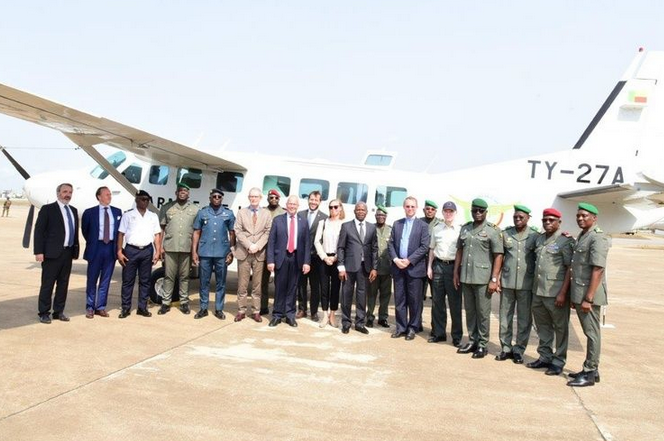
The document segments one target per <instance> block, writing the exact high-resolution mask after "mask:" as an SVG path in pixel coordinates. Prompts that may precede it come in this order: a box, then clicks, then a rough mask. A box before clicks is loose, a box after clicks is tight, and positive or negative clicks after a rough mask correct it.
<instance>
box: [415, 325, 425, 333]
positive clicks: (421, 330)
mask: <svg viewBox="0 0 664 441" xmlns="http://www.w3.org/2000/svg"><path fill="white" fill-rule="evenodd" d="M420 332H424V326H420V327H419V328H417V333H418V334H419V333H420Z"/></svg>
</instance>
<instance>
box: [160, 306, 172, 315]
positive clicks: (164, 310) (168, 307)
mask: <svg viewBox="0 0 664 441" xmlns="http://www.w3.org/2000/svg"><path fill="white" fill-rule="evenodd" d="M170 310H171V306H170V305H161V307H160V308H159V311H157V314H158V315H164V314H166V313H168V311H170Z"/></svg>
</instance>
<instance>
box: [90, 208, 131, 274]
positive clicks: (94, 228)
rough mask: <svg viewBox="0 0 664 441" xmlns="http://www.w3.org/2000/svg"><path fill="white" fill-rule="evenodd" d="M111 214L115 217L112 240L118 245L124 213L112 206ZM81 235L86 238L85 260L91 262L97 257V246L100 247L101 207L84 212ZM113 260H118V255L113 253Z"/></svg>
mask: <svg viewBox="0 0 664 441" xmlns="http://www.w3.org/2000/svg"><path fill="white" fill-rule="evenodd" d="M109 208H110V209H111V212H110V213H108V215H109V216H112V217H113V231H112V232H111V240H112V241H113V242H114V243H116V244H117V240H118V228H120V218H121V217H122V211H120V209H119V208H117V207H113V206H110V207H109ZM81 233H82V234H83V237H84V238H85V251H83V258H84V259H85V260H87V261H90V260H92V259H94V258H95V256H96V255H97V246H98V245H99V205H95V206H94V207H90V208H88V209H87V210H85V211H84V212H83V216H82V217H81ZM113 258H114V259H116V258H117V257H116V253H115V252H113Z"/></svg>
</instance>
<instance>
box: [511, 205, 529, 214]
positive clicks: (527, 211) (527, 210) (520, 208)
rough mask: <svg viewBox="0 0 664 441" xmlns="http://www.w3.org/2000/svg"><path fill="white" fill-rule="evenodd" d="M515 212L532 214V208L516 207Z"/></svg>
mask: <svg viewBox="0 0 664 441" xmlns="http://www.w3.org/2000/svg"><path fill="white" fill-rule="evenodd" d="M514 211H520V212H522V213H526V214H530V208H528V207H526V206H525V205H515V206H514Z"/></svg>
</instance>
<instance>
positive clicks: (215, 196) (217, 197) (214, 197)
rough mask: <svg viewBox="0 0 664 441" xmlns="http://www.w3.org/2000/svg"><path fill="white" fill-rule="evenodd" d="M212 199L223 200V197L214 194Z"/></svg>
mask: <svg viewBox="0 0 664 441" xmlns="http://www.w3.org/2000/svg"><path fill="white" fill-rule="evenodd" d="M210 197H211V198H212V199H221V198H223V196H222V195H220V194H213V195H212V196H210Z"/></svg>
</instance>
